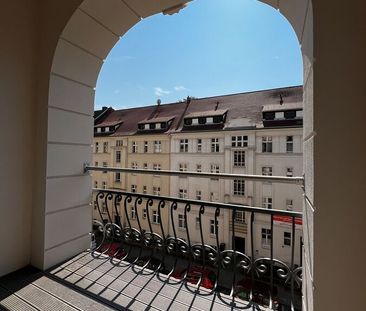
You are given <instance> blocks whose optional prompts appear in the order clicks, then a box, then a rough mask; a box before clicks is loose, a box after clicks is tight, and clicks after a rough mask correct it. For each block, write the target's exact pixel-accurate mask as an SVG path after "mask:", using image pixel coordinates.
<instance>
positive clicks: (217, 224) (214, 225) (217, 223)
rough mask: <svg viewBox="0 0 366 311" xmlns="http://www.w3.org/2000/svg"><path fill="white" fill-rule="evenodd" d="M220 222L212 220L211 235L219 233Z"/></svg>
mask: <svg viewBox="0 0 366 311" xmlns="http://www.w3.org/2000/svg"><path fill="white" fill-rule="evenodd" d="M218 226H219V222H218V221H216V223H215V220H214V219H210V234H216V233H217V232H218Z"/></svg>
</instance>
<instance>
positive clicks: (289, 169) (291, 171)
mask: <svg viewBox="0 0 366 311" xmlns="http://www.w3.org/2000/svg"><path fill="white" fill-rule="evenodd" d="M286 176H287V177H292V176H294V169H293V168H292V167H287V168H286Z"/></svg>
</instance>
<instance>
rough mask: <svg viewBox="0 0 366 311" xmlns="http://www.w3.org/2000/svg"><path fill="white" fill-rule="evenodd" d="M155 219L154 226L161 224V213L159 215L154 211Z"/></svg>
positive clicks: (153, 220)
mask: <svg viewBox="0 0 366 311" xmlns="http://www.w3.org/2000/svg"><path fill="white" fill-rule="evenodd" d="M152 218H153V219H152V222H153V223H154V224H157V225H158V224H160V217H159V213H158V211H153V217H152Z"/></svg>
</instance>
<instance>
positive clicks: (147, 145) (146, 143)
mask: <svg viewBox="0 0 366 311" xmlns="http://www.w3.org/2000/svg"><path fill="white" fill-rule="evenodd" d="M144 152H145V153H147V152H149V142H148V141H144Z"/></svg>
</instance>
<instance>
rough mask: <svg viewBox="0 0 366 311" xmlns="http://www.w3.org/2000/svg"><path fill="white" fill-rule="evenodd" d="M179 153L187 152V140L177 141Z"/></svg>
mask: <svg viewBox="0 0 366 311" xmlns="http://www.w3.org/2000/svg"><path fill="white" fill-rule="evenodd" d="M179 152H188V139H181V140H180V141H179Z"/></svg>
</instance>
